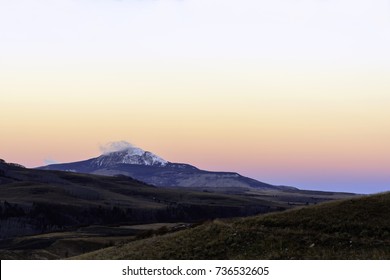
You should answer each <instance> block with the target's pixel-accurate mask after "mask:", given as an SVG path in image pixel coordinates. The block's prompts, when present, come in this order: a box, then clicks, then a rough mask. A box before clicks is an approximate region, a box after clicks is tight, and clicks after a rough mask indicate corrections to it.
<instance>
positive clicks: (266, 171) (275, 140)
mask: <svg viewBox="0 0 390 280" xmlns="http://www.w3.org/2000/svg"><path fill="white" fill-rule="evenodd" d="M389 50H390V1H389V0H386V1H385V0H371V1H362V0H355V1H352V0H351V1H350V0H310V1H309V0H294V1H293V0H273V1H265V0H234V1H233V0H166V1H164V0H122V1H119V0H111V1H110V0H79V1H76V0H61V1H55V0H50V1H49V0H46V1H45V0H34V1H31V0H12V1H11V0H0V158H3V159H5V160H6V161H8V162H17V163H20V164H23V165H25V166H27V167H36V166H41V165H44V164H46V163H52V162H71V161H77V160H83V159H87V158H91V157H95V156H98V155H99V154H100V149H99V147H101V146H103V145H105V143H108V142H112V141H122V140H123V141H128V142H130V143H132V144H133V145H136V146H138V147H141V148H143V149H145V150H149V151H151V152H154V153H155V154H157V155H159V156H161V157H163V158H165V159H166V160H168V161H171V162H185V163H190V164H193V165H195V166H197V167H199V168H202V169H207V170H223V171H235V172H239V173H240V174H242V175H245V176H249V177H252V178H255V179H258V180H260V181H264V182H268V183H272V184H276V185H289V186H296V187H299V188H303V189H317V190H333V191H351V192H359V193H376V192H381V191H386V190H390V145H389V143H390V110H389V108H390V78H389V77H390V51H389Z"/></svg>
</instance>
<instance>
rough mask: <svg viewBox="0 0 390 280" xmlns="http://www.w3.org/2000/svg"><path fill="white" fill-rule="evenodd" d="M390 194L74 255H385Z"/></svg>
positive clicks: (389, 245)
mask: <svg viewBox="0 0 390 280" xmlns="http://www.w3.org/2000/svg"><path fill="white" fill-rule="evenodd" d="M389 212H390V193H384V194H378V195H372V196H365V197H359V198H353V199H346V200H341V201H334V202H328V203H323V204H320V205H315V206H310V207H305V208H300V209H292V210H289V211H286V212H280V213H272V214H265V215H259V216H256V217H248V218H238V219H233V220H215V221H213V222H209V223H205V224H203V225H201V226H198V227H196V228H192V229H187V230H184V231H180V232H175V233H169V234H166V235H163V236H158V235H156V236H153V237H150V238H146V239H143V240H137V241H132V242H129V243H126V244H123V245H120V246H113V247H110V248H106V249H102V250H98V251H96V252H92V253H88V254H85V255H81V256H79V257H78V259H389V258H390V216H389Z"/></svg>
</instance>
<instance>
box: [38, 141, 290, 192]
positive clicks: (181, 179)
mask: <svg viewBox="0 0 390 280" xmlns="http://www.w3.org/2000/svg"><path fill="white" fill-rule="evenodd" d="M39 169H44V170H60V171H69V172H77V173H89V174H97V175H106V176H116V175H125V176H129V177H132V178H134V179H137V180H140V181H143V182H145V183H148V184H152V185H155V186H159V187H243V188H262V189H278V190H283V189H289V190H291V189H295V188H292V187H285V186H274V185H270V184H267V183H263V182H260V181H257V180H255V179H252V178H248V177H244V176H242V175H240V174H238V173H235V172H214V171H206V170H201V169H198V168H197V167H195V166H192V165H189V164H184V163H172V162H169V161H167V160H165V159H163V158H161V157H159V156H157V155H155V154H153V153H151V152H148V151H144V150H142V149H140V148H137V147H128V148H125V149H121V150H119V151H113V152H108V153H104V154H102V155H101V156H99V157H96V158H91V159H88V160H84V161H78V162H71V163H62V164H51V165H47V166H43V167H39Z"/></svg>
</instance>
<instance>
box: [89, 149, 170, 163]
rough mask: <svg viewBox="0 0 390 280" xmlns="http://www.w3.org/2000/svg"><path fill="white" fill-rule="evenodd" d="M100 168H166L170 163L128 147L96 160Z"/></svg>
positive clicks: (151, 154) (149, 153)
mask: <svg viewBox="0 0 390 280" xmlns="http://www.w3.org/2000/svg"><path fill="white" fill-rule="evenodd" d="M95 164H96V165H97V166H99V167H106V166H112V165H115V164H137V165H147V166H165V165H167V164H168V161H166V160H165V159H163V158H161V157H159V156H157V155H155V154H153V153H151V152H147V151H144V150H142V149H140V148H137V147H128V148H126V149H124V150H121V151H115V152H111V153H107V154H103V155H101V156H99V157H98V158H96V159H95Z"/></svg>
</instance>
